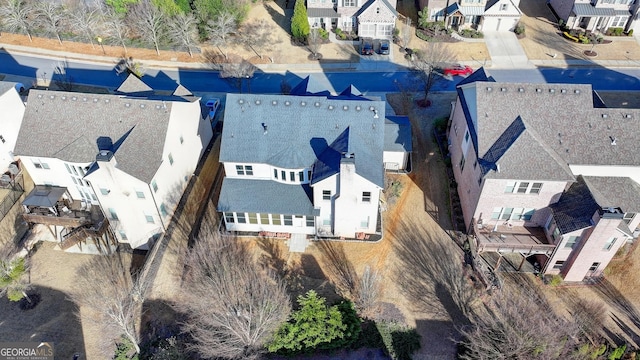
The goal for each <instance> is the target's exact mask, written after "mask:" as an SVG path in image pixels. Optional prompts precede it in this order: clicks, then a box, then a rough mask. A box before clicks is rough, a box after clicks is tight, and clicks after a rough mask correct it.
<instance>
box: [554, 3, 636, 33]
mask: <svg viewBox="0 0 640 360" xmlns="http://www.w3.org/2000/svg"><path fill="white" fill-rule="evenodd" d="M549 5H550V6H551V8H552V9H553V11H554V12H555V13H556V16H558V18H559V19H560V20H563V21H564V23H565V24H566V26H567V27H568V28H570V29H578V28H582V29H585V30H588V31H599V32H605V31H606V30H607V29H608V28H610V27H617V28H623V29H624V31H629V30H634V29H635V30H636V31H638V28H640V25H639V24H638V23H639V21H638V10H639V9H640V2H638V1H634V0H549Z"/></svg>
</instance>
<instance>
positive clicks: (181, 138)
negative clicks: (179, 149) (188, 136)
mask: <svg viewBox="0 0 640 360" xmlns="http://www.w3.org/2000/svg"><path fill="white" fill-rule="evenodd" d="M183 142H184V138H183V137H182V135H180V144H182V143H183Z"/></svg>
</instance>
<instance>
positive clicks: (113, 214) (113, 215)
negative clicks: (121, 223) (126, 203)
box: [108, 208, 118, 220]
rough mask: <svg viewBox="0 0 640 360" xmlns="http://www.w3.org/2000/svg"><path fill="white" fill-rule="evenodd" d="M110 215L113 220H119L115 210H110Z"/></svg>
mask: <svg viewBox="0 0 640 360" xmlns="http://www.w3.org/2000/svg"><path fill="white" fill-rule="evenodd" d="M108 210H109V215H110V216H111V220H118V214H117V213H116V210H115V209H114V208H109V209H108Z"/></svg>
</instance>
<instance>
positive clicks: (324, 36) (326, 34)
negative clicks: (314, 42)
mask: <svg viewBox="0 0 640 360" xmlns="http://www.w3.org/2000/svg"><path fill="white" fill-rule="evenodd" d="M318 34H320V38H322V39H324V40H327V39H328V38H329V32H328V31H327V30H325V29H323V28H318Z"/></svg>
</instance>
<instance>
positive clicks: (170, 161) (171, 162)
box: [168, 153, 173, 165]
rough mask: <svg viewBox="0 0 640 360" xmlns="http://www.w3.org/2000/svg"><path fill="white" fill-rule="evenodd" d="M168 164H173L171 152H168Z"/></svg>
mask: <svg viewBox="0 0 640 360" xmlns="http://www.w3.org/2000/svg"><path fill="white" fill-rule="evenodd" d="M168 157H169V165H173V155H171V153H169V156H168Z"/></svg>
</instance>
